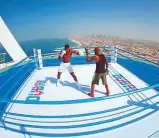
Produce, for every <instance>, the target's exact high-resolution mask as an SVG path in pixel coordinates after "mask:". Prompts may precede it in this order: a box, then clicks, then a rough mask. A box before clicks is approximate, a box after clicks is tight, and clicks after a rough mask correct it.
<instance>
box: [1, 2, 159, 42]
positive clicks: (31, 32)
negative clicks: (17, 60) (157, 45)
mask: <svg viewBox="0 0 159 138" xmlns="http://www.w3.org/2000/svg"><path fill="white" fill-rule="evenodd" d="M0 16H2V18H3V19H4V21H5V22H6V24H7V26H8V27H9V29H10V30H11V31H12V32H13V34H14V36H15V37H16V39H18V40H20V41H21V40H31V39H41V38H54V37H70V36H78V35H87V34H106V35H112V36H120V37H127V38H133V39H145V40H155V41H159V1H158V0H0Z"/></svg>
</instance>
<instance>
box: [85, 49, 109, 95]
mask: <svg viewBox="0 0 159 138" xmlns="http://www.w3.org/2000/svg"><path fill="white" fill-rule="evenodd" d="M94 52H95V56H93V57H91V58H89V57H88V50H87V49H86V55H87V56H86V61H88V62H91V61H95V62H96V70H95V74H94V77H93V80H92V85H91V92H90V93H89V94H88V95H89V96H90V97H94V87H95V84H97V85H99V80H100V79H102V83H103V85H105V88H106V95H107V96H108V95H109V93H110V92H109V87H108V84H107V78H106V75H107V74H108V60H107V57H106V56H105V55H104V54H102V53H101V49H100V48H99V47H96V48H95V49H94Z"/></svg>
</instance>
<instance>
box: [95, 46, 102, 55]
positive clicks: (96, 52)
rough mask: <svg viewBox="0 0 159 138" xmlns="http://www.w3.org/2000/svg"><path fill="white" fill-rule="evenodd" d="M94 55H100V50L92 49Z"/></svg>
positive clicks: (97, 48)
mask: <svg viewBox="0 0 159 138" xmlns="http://www.w3.org/2000/svg"><path fill="white" fill-rule="evenodd" d="M94 53H95V54H96V55H101V49H100V48H99V47H96V48H94Z"/></svg>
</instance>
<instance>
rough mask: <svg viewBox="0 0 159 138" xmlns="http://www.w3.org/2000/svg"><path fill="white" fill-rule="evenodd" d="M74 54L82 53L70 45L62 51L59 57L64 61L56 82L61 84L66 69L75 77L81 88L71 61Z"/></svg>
mask: <svg viewBox="0 0 159 138" xmlns="http://www.w3.org/2000/svg"><path fill="white" fill-rule="evenodd" d="M72 54H76V55H80V53H79V52H77V51H75V50H72V49H71V48H70V46H69V45H65V48H64V49H63V50H62V51H61V52H60V55H59V57H58V59H59V60H62V62H61V64H60V67H59V69H58V74H57V84H56V86H59V84H60V77H61V74H62V73H63V72H64V71H65V70H67V71H68V72H69V73H70V74H71V76H72V77H73V79H74V80H75V82H76V84H77V86H78V89H80V86H79V84H78V80H77V77H76V75H75V73H74V70H73V68H72V66H71V63H70V60H71V57H72Z"/></svg>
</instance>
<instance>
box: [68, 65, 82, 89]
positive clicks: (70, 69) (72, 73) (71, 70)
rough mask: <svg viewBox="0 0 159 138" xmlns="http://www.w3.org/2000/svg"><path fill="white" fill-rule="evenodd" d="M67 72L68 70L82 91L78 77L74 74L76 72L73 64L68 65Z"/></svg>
mask: <svg viewBox="0 0 159 138" xmlns="http://www.w3.org/2000/svg"><path fill="white" fill-rule="evenodd" d="M67 70H68V72H69V73H70V74H71V76H72V77H73V79H74V81H75V82H76V84H77V87H78V89H79V90H80V89H81V87H80V85H79V83H78V80H77V77H76V75H75V73H74V70H73V68H72V66H71V64H69V65H68V67H67Z"/></svg>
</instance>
